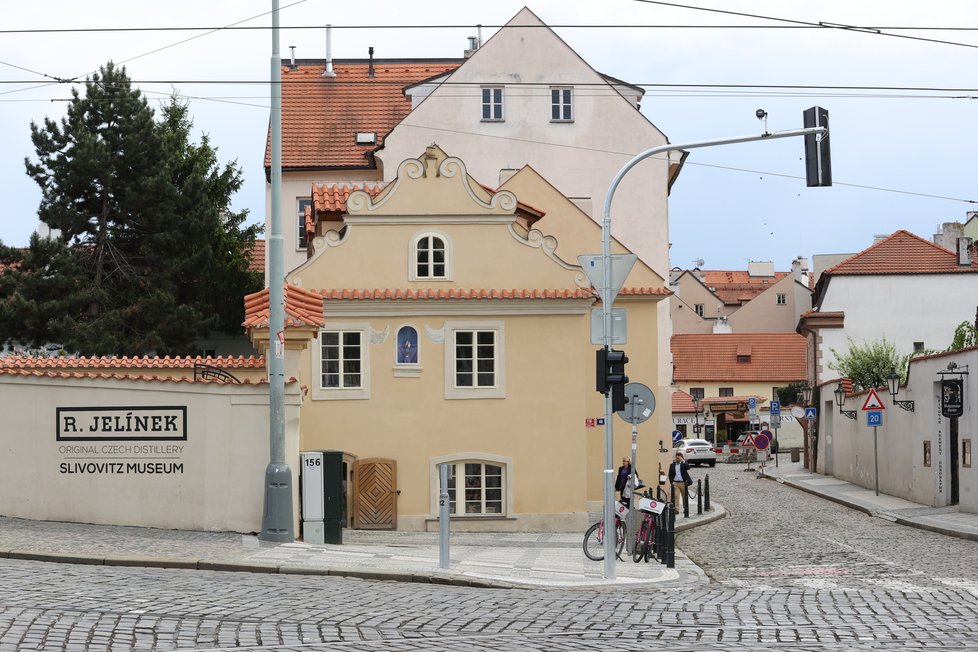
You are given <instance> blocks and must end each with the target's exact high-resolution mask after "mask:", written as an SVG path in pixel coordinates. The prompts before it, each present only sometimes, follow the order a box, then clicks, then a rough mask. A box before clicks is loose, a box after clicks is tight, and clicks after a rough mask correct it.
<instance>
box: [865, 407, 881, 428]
mask: <svg viewBox="0 0 978 652" xmlns="http://www.w3.org/2000/svg"><path fill="white" fill-rule="evenodd" d="M866 425H867V426H873V427H876V426H882V425H883V412H882V411H880V410H869V411H867V412H866Z"/></svg>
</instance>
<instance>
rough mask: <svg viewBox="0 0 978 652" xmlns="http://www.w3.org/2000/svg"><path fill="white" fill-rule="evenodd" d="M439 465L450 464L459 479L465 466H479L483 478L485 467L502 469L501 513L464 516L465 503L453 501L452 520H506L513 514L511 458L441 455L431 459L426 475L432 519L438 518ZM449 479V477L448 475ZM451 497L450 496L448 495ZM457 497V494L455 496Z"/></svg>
mask: <svg viewBox="0 0 978 652" xmlns="http://www.w3.org/2000/svg"><path fill="white" fill-rule="evenodd" d="M441 464H451V465H452V466H454V470H455V474H456V475H455V477H459V476H458V474H459V470H460V468H461V471H462V475H464V473H465V465H466V464H481V465H482V467H483V475H482V477H483V478H485V465H486V464H491V465H493V466H498V467H501V468H502V485H503V486H502V513H499V514H486V513H478V514H475V513H473V514H466V513H465V501H464V500H463V501H462V502H461V503H459V501H457V500H456V501H455V511H454V512H451V516H452V518H480V519H486V518H508V517H511V516H512V514H513V481H512V474H513V458H511V457H504V456H502V455H494V454H491V453H484V452H478V451H472V452H464V453H456V454H454V455H443V456H440V457H434V458H432V459H431V467H430V470H429V473H428V477H429V494H428V495H429V496H430V497H431V499H430V500H429V508H430V510H431V515H432V517H434V518H437V517H438V495H439V493H441V488H440V486H439V472H438V467H439V465H441ZM449 477H451V475H449ZM485 489H486V487H485V482H483V487H482V490H483V492H485ZM449 495H451V494H449ZM456 495H457V494H456ZM484 500H485V494H484V493H483V502H484ZM460 506H461V513H459V508H460Z"/></svg>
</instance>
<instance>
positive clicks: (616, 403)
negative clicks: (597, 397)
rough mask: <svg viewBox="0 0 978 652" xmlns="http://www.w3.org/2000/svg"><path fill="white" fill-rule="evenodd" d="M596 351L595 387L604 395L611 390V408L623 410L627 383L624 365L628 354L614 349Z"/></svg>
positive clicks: (615, 410)
mask: <svg viewBox="0 0 978 652" xmlns="http://www.w3.org/2000/svg"><path fill="white" fill-rule="evenodd" d="M596 353H597V356H596V358H597V364H596V365H595V371H596V376H595V389H597V390H598V391H599V392H601V393H602V394H605V395H607V394H608V392H611V408H612V410H613V411H614V412H618V411H619V410H624V409H625V385H626V384H627V383H628V376H626V375H625V365H626V364H627V363H628V356H626V355H625V352H624V351H616V350H615V349H598V350H597V352H596Z"/></svg>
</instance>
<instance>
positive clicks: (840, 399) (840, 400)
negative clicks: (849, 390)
mask: <svg viewBox="0 0 978 652" xmlns="http://www.w3.org/2000/svg"><path fill="white" fill-rule="evenodd" d="M832 393H833V394H835V402H836V403H837V404H838V405H839V414H841V415H842V416H844V417H847V418H849V419H853V420H855V418H856V411H855V410H843V409H842V406H843V405H845V402H846V390H845V388H844V387H843V386H842V383H839V385H838V387H836V388H835V391H834V392H832Z"/></svg>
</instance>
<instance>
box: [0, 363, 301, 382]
mask: <svg viewBox="0 0 978 652" xmlns="http://www.w3.org/2000/svg"><path fill="white" fill-rule="evenodd" d="M135 372H136V370H133V373H128V374H123V373H111V372H107V371H106V372H97V371H57V370H53V369H16V368H11V367H0V376H33V377H35V378H71V379H82V378H97V379H100V380H104V379H109V380H141V381H145V382H160V383H217V384H222V383H223V381H221V380H217V379H214V380H210V379H203V378H196V379H195V378H193V377H192V376H190V377H181V376H153V375H147V374H141V373H135ZM267 382H268V381H267V380H266V379H264V378H263V379H261V380H251V379H249V378H245V379H244V380H241V381H240V384H242V385H264V384H266V383H267ZM287 382H289V383H295V382H298V381H297V380H296V379H295V378H294V377H293V378H290V379H288V380H287Z"/></svg>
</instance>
